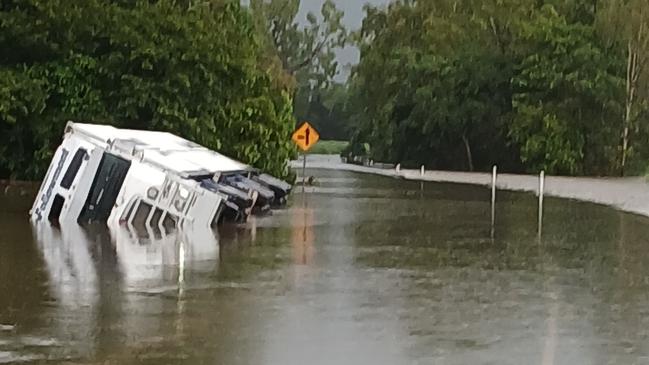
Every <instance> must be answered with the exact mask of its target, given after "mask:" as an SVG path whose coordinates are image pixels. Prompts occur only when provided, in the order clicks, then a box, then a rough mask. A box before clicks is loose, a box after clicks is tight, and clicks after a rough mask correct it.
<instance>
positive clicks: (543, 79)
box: [510, 6, 621, 174]
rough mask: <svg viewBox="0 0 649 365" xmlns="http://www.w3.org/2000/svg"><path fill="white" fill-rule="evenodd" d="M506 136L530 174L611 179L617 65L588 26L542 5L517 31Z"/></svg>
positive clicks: (617, 79)
mask: <svg viewBox="0 0 649 365" xmlns="http://www.w3.org/2000/svg"><path fill="white" fill-rule="evenodd" d="M519 39H520V42H521V47H522V52H523V53H524V54H525V56H524V57H523V58H522V60H521V62H520V64H519V65H518V70H517V74H516V76H515V77H514V79H513V86H514V97H513V107H514V112H515V113H514V118H513V120H512V125H511V127H510V136H511V137H512V139H513V141H515V142H516V143H518V144H520V146H521V157H522V159H523V162H524V163H525V164H526V166H528V168H529V169H532V170H538V169H545V170H546V171H548V172H551V173H565V174H585V173H596V174H610V173H611V172H612V171H611V168H612V166H613V165H614V161H615V146H616V144H617V143H616V142H617V133H616V128H617V125H619V124H618V123H616V122H617V121H618V120H619V118H616V115H619V114H617V113H619V112H620V104H619V102H618V100H620V91H621V88H620V86H621V78H620V75H619V74H618V72H617V70H618V69H619V68H618V67H617V66H619V62H617V60H616V59H614V58H613V59H612V58H610V57H609V55H608V54H607V53H606V52H605V51H604V50H603V49H602V47H601V44H600V42H599V41H598V39H597V38H596V36H595V32H594V29H593V27H592V26H589V25H584V24H582V23H569V22H568V20H567V19H566V17H564V16H562V15H560V14H558V13H557V12H556V10H555V9H554V7H552V6H545V7H544V8H543V9H542V10H541V11H539V12H538V14H537V16H536V17H535V19H534V20H533V21H531V22H529V23H527V24H525V25H524V26H523V27H521V29H520V34H519Z"/></svg>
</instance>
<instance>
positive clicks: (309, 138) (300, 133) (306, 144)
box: [293, 122, 320, 152]
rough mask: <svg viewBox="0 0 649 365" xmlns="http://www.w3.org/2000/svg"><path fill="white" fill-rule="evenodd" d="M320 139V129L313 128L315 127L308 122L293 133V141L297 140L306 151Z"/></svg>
mask: <svg viewBox="0 0 649 365" xmlns="http://www.w3.org/2000/svg"><path fill="white" fill-rule="evenodd" d="M319 139H320V135H319V134H318V131H316V130H315V129H313V127H312V126H311V125H310V124H309V123H307V122H304V124H302V125H301V126H300V128H298V129H297V130H296V131H295V132H294V133H293V142H295V144H296V145H297V146H298V147H300V148H301V149H302V151H304V152H306V151H308V150H309V149H311V147H313V146H314V145H315V144H316V142H318V140H319Z"/></svg>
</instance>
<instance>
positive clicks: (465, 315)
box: [0, 170, 649, 365]
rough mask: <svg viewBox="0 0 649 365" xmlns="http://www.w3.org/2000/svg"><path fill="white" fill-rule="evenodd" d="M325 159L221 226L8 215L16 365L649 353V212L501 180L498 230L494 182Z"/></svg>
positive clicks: (2, 314)
mask: <svg viewBox="0 0 649 365" xmlns="http://www.w3.org/2000/svg"><path fill="white" fill-rule="evenodd" d="M308 173H309V174H310V175H313V176H315V177H316V181H317V182H318V185H317V186H315V187H311V188H309V189H308V192H307V194H306V195H302V194H300V193H295V194H294V196H293V197H292V201H291V206H290V207H289V208H288V209H286V210H283V211H278V212H276V213H275V214H274V215H273V216H270V217H265V218H262V219H257V220H254V221H252V222H250V224H248V225H247V226H246V227H222V229H221V233H220V236H219V237H218V238H217V237H214V236H212V237H209V236H192V235H185V236H178V237H176V236H170V237H153V238H143V237H139V238H138V236H133V235H129V234H124V233H123V232H120V231H113V232H107V231H106V230H105V229H101V228H98V227H95V228H88V229H79V228H77V227H63V229H56V228H50V227H36V228H34V229H32V227H31V226H30V225H29V223H28V222H27V221H26V217H25V216H24V214H0V293H1V295H0V363H18V362H23V363H45V362H47V363H48V364H102V365H103V364H140V363H141V364H228V365H231V364H235V365H236V364H264V365H291V364H296V365H297V364H299V365H303V364H316V365H317V364H354V365H359V364H368V365H375V364H386V365H387V364H389V365H393V364H643V363H648V362H649V310H648V309H647V308H648V303H649V265H647V262H649V250H648V249H647V247H649V220H648V219H646V218H643V217H639V216H636V215H630V214H626V213H620V212H618V211H616V210H613V209H610V208H607V207H604V206H599V205H593V204H588V203H581V202H576V201H565V200H559V199H552V198H550V199H548V200H547V202H546V209H545V211H546V219H545V221H544V227H543V236H541V237H540V238H539V237H538V236H537V234H536V232H537V226H536V224H537V219H536V201H535V199H534V197H533V196H532V195H530V194H520V193H510V192H501V193H499V200H498V205H497V207H496V208H497V216H496V218H497V219H496V222H495V226H494V227H493V228H494V231H495V236H494V238H493V239H492V238H491V234H490V232H491V228H492V227H491V218H490V211H491V208H490V204H489V197H490V193H489V191H488V189H485V188H483V187H477V186H469V185H452V184H439V183H419V182H414V181H403V180H396V179H389V178H385V177H380V176H374V175H367V174H355V173H351V172H344V171H330V170H329V171H325V170H310V171H308ZM296 190H298V191H299V190H300V189H296ZM0 203H2V202H0ZM217 239H218V241H219V243H220V249H215V248H216V247H218V246H216V240H217Z"/></svg>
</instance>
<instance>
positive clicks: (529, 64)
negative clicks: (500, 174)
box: [350, 0, 649, 174]
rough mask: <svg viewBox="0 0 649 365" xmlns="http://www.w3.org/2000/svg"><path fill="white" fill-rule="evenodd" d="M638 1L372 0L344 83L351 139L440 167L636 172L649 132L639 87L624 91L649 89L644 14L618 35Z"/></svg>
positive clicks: (391, 157) (409, 161)
mask: <svg viewBox="0 0 649 365" xmlns="http://www.w3.org/2000/svg"><path fill="white" fill-rule="evenodd" d="M631 3H633V1H631V2H629V1H622V0H573V1H552V0H545V1H537V0H503V1H479V0H465V1H457V0H435V1H412V0H409V1H406V0H402V1H395V2H393V3H392V4H390V5H389V6H387V7H385V8H374V7H368V8H366V12H367V16H366V19H365V20H364V23H363V27H362V30H361V32H360V47H361V62H360V64H359V65H358V66H357V68H356V70H355V73H354V75H353V78H352V80H351V85H350V90H351V94H352V95H351V97H352V101H351V103H350V110H351V112H353V115H352V117H351V119H350V120H352V121H353V122H354V125H353V129H354V132H353V137H352V142H354V143H356V144H358V143H363V142H368V143H369V144H370V146H371V154H372V157H373V158H374V159H375V160H384V161H392V162H401V163H403V164H406V165H417V166H418V165H419V164H425V165H427V166H428V167H430V168H439V169H470V170H473V169H479V170H487V169H489V168H490V167H491V165H492V164H498V165H500V166H502V167H504V169H506V170H509V171H525V170H528V171H538V170H539V169H545V170H547V171H548V172H551V173H561V174H618V173H620V171H623V170H624V167H625V164H626V165H627V166H628V167H630V168H631V170H633V169H634V168H635V169H636V170H637V169H638V167H639V166H640V163H641V161H643V160H644V161H646V159H647V157H649V154H648V151H647V148H646V147H644V146H645V145H646V142H647V141H646V136H647V131H648V130H649V128H647V127H648V126H647V125H646V123H643V122H642V119H643V118H646V110H647V109H646V103H643V102H641V101H639V99H641V96H639V94H640V92H638V91H635V94H632V95H631V96H630V95H629V92H630V90H646V89H647V87H646V86H647V84H646V82H647V78H646V76H644V74H643V72H645V70H644V68H642V67H644V65H645V62H644V60H645V58H646V52H645V51H646V48H641V47H646V37H647V36H644V38H642V39H640V40H638V39H637V38H638V37H639V35H642V34H647V32H646V31H645V30H644V28H643V27H646V26H647V22H645V21H644V20H642V19H641V20H638V19H636V20H635V22H634V23H632V24H631V25H629V24H624V26H625V27H627V28H628V27H632V28H633V27H634V26H635V28H633V30H631V31H626V32H622V31H620V24H621V23H623V22H620V21H619V19H624V18H625V15H626V17H627V18H628V19H632V18H633V19H635V18H638V17H640V16H637V15H634V16H633V17H631V15H632V14H636V13H637V11H636V12H635V13H634V10H633V8H632V7H631V5H629V4H631ZM640 8H641V4H639V3H638V8H636V9H640ZM645 13H646V11H645ZM613 15H615V16H613ZM645 16H646V14H645ZM643 19H644V18H643ZM615 21H618V24H617V27H616V26H615V24H614V22H615ZM613 28H614V29H613ZM634 37H635V38H634ZM627 46H628V47H627ZM636 48H637V49H638V50H637V51H634V50H636ZM634 53H637V54H640V56H639V57H636V58H633V57H635V56H633V54H634ZM632 63H634V64H637V68H635V69H633V70H631V65H632ZM629 70H631V71H629ZM630 72H635V73H632V74H629V73H630ZM643 82H644V84H643ZM643 92H645V91H643ZM645 93H646V92H645ZM642 97H645V96H644V95H642ZM625 110H627V111H628V112H627V113H625ZM627 171H628V169H627Z"/></svg>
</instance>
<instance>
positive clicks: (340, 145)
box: [309, 141, 349, 155]
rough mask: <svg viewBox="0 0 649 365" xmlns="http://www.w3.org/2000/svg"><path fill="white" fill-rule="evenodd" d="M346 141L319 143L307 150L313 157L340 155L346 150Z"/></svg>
mask: <svg viewBox="0 0 649 365" xmlns="http://www.w3.org/2000/svg"><path fill="white" fill-rule="evenodd" d="M348 144H349V142H347V141H319V142H318V143H316V145H315V146H313V147H312V148H311V150H309V154H313V155H340V153H341V152H342V151H343V150H344V149H345V148H347V145H348Z"/></svg>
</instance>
